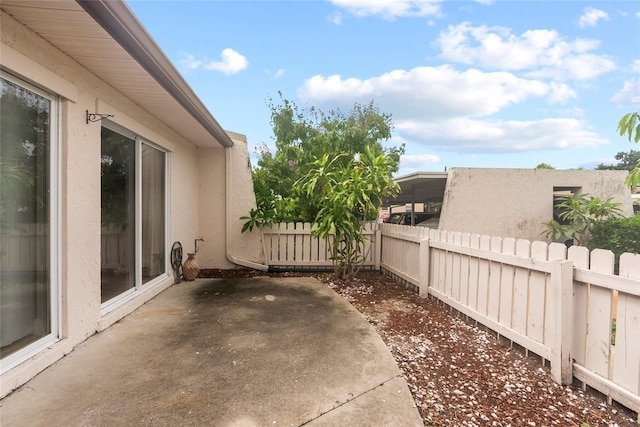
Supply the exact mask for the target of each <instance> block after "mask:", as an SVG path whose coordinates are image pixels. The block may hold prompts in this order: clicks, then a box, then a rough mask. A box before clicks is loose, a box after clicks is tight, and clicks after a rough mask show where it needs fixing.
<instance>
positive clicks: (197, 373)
mask: <svg viewBox="0 0 640 427" xmlns="http://www.w3.org/2000/svg"><path fill="white" fill-rule="evenodd" d="M0 406H1V408H2V409H1V416H0V424H2V425H6V426H9V425H11V426H27V425H28V426H39V425H47V426H58V425H59V426H63V425H64V426H70V425H73V426H83V425H92V426H100V425H109V426H115V425H219V426H231V425H233V426H265V425H294V426H299V425H312V426H321V425H352V426H357V425H404V426H410V425H416V426H418V425H423V424H422V420H421V418H420V415H419V414H418V411H417V409H416V408H415V405H414V403H413V399H412V398H411V395H410V393H409V390H408V387H407V385H406V383H405V381H404V379H403V378H402V376H401V374H400V371H399V369H398V367H397V365H396V363H395V362H394V360H393V358H392V356H391V354H390V353H389V350H388V349H387V347H386V346H385V344H384V343H383V342H382V340H381V339H380V337H379V336H378V335H377V334H376V332H375V331H374V330H373V329H372V327H371V326H370V325H369V324H368V323H367V322H366V320H365V319H364V318H363V317H362V316H361V315H360V314H359V313H358V312H357V311H356V310H355V309H354V308H353V307H352V306H351V305H349V304H348V303H347V302H346V301H345V300H344V299H343V298H342V297H340V296H339V295H338V294H336V293H335V292H334V291H332V290H330V289H329V288H327V287H326V286H325V285H323V284H321V283H320V282H318V281H317V280H315V279H313V278H309V277H296V278H286V279H283V278H277V279H275V278H266V277H260V278H251V279H199V280H197V281H195V282H186V283H185V282H183V283H181V284H179V285H176V286H172V287H171V288H169V289H168V290H166V291H164V292H163V293H162V294H160V295H159V296H157V297H156V298H155V299H153V300H151V301H150V302H148V303H147V304H145V305H144V306H142V307H140V308H139V309H138V310H137V311H135V312H134V313H133V314H131V315H129V316H127V317H126V318H124V319H123V320H121V321H120V322H118V323H117V324H115V325H113V326H112V327H110V328H108V329H107V330H105V331H103V332H101V333H98V334H96V335H94V336H92V337H90V338H89V339H88V340H86V341H85V342H84V343H82V344H81V345H79V346H78V347H77V348H76V349H75V350H74V351H73V352H72V353H70V354H69V355H67V356H66V357H65V358H63V359H62V360H60V361H58V362H57V363H55V364H54V365H53V366H51V367H50V368H48V369H47V370H46V371H44V372H43V373H41V374H40V375H38V376H36V377H35V378H33V379H32V380H31V381H29V382H28V383H27V384H25V385H24V386H22V387H20V388H19V389H17V390H16V391H15V392H14V393H12V394H11V395H9V396H7V397H6V398H5V399H4V400H2V401H0Z"/></svg>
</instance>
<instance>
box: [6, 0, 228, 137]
mask: <svg viewBox="0 0 640 427" xmlns="http://www.w3.org/2000/svg"><path fill="white" fill-rule="evenodd" d="M0 8H1V9H2V11H3V12H4V13H7V14H9V15H11V16H12V17H13V18H14V19H16V20H17V21H18V22H20V23H22V24H23V25H25V26H26V27H27V28H29V29H31V30H32V31H33V32H35V33H36V34H38V35H39V36H40V37H42V38H44V39H45V40H47V41H48V42H49V43H51V44H52V45H53V46H55V47H57V48H58V49H59V50H61V51H62V52H64V53H65V54H67V55H68V56H69V57H71V58H73V59H74V60H75V61H76V62H78V63H79V64H80V65H82V66H83V67H85V68H86V69H88V70H89V71H91V72H92V73H93V74H95V75H96V76H98V78H100V79H101V80H103V81H105V82H106V83H107V84H109V85H110V86H111V87H113V88H114V89H116V90H117V91H119V92H120V93H122V94H123V95H125V96H126V97H128V98H129V99H131V100H132V101H133V102H135V103H136V104H137V105H139V106H140V107H142V108H143V109H144V110H145V111H147V112H148V113H150V114H151V115H153V116H155V117H156V118H157V119H158V120H160V121H161V122H163V123H165V124H166V125H167V126H169V127H170V128H172V129H173V130H174V131H175V132H176V133H178V134H179V135H181V136H183V137H184V138H185V139H187V140H189V141H191V142H192V143H193V144H194V145H196V146H199V147H217V148H219V147H231V146H233V141H232V140H231V138H230V137H229V135H227V133H226V132H225V131H224V129H223V128H222V127H221V126H220V124H219V123H218V122H217V121H216V120H215V118H214V117H213V116H212V115H211V113H210V112H209V110H208V109H207V108H206V107H205V106H204V104H203V103H202V101H200V99H199V98H198V97H197V96H196V95H195V93H194V92H193V90H192V89H191V88H190V87H189V85H188V84H187V83H186V81H185V80H184V78H183V77H182V76H181V75H180V73H179V72H178V71H177V69H176V68H175V66H174V65H173V64H172V63H171V61H169V59H168V58H167V56H166V55H165V54H164V52H162V50H161V49H160V47H159V46H158V45H157V44H156V42H155V41H154V40H153V38H152V37H151V36H150V35H149V33H147V31H146V30H145V28H144V27H143V26H142V24H141V23H140V21H138V19H137V18H136V17H135V15H134V14H133V12H132V11H131V10H130V9H129V7H128V6H127V5H126V4H125V3H124V2H123V1H121V0H77V1H75V0H56V1H50V0H32V1H24V0H0Z"/></svg>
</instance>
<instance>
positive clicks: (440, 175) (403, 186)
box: [384, 172, 449, 206]
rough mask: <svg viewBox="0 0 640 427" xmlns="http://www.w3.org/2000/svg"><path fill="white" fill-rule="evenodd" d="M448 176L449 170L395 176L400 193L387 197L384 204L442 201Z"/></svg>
mask: <svg viewBox="0 0 640 427" xmlns="http://www.w3.org/2000/svg"><path fill="white" fill-rule="evenodd" d="M448 176H449V174H448V172H414V173H411V174H408V175H403V176H400V177H397V178H394V181H395V182H397V183H398V185H400V194H398V196H397V197H394V198H389V199H386V200H385V201H384V205H385V206H392V205H404V204H406V203H427V202H442V200H443V198H444V190H445V187H446V184H447V177H448Z"/></svg>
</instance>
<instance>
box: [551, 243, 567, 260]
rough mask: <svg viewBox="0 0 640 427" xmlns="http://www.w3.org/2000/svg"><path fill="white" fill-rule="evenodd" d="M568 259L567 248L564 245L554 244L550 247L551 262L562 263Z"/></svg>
mask: <svg viewBox="0 0 640 427" xmlns="http://www.w3.org/2000/svg"><path fill="white" fill-rule="evenodd" d="M566 259H567V246H566V245H565V244H564V243H558V242H554V243H551V244H550V245H549V261H562V260H566Z"/></svg>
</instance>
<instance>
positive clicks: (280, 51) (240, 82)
mask: <svg viewBox="0 0 640 427" xmlns="http://www.w3.org/2000/svg"><path fill="white" fill-rule="evenodd" d="M128 5H129V7H130V8H131V9H132V10H133V12H134V13H135V14H136V16H137V17H138V18H139V20H140V21H141V22H142V24H143V25H144V27H145V28H146V29H147V31H148V32H149V33H150V34H151V35H152V37H153V38H154V39H155V40H156V42H157V43H158V44H159V46H160V47H161V48H162V50H163V51H164V52H165V53H166V55H167V56H168V57H169V59H170V60H171V61H172V62H173V63H174V64H175V65H176V66H177V68H178V70H179V71H180V72H181V73H182V75H183V76H184V77H185V79H186V80H187V82H188V83H189V84H190V85H191V87H192V88H193V90H194V91H195V93H196V94H197V95H198V96H199V97H200V99H201V100H202V101H203V102H204V104H205V105H206V106H207V108H208V109H209V110H210V111H211V113H212V114H213V115H214V117H215V118H216V119H217V120H218V122H220V124H221V125H222V126H223V127H224V128H225V129H227V130H231V131H234V132H238V133H242V134H245V135H247V139H248V143H249V151H250V153H251V155H252V162H253V163H254V164H255V160H256V155H255V153H254V148H255V147H256V146H257V145H259V144H261V143H266V144H267V146H269V147H272V150H273V145H274V143H273V137H272V131H271V125H270V122H269V120H270V110H269V108H268V106H267V100H268V99H269V98H272V99H273V100H274V101H276V102H278V100H279V97H278V91H281V92H282V94H283V96H284V98H286V99H289V100H292V101H294V102H296V103H297V104H298V105H299V106H302V107H304V106H314V107H316V108H320V109H321V110H325V111H328V110H331V109H335V108H340V109H342V110H343V111H349V110H350V109H351V108H352V107H353V105H354V103H355V102H358V103H361V104H366V103H368V102H370V101H371V100H373V101H374V102H375V103H376V105H377V106H378V108H379V109H380V111H381V112H384V113H388V114H391V116H392V120H393V123H394V126H395V128H394V131H393V138H392V140H391V141H389V144H393V145H398V144H400V143H405V144H406V155H405V156H404V157H403V158H402V159H401V164H400V171H399V173H398V175H404V174H407V173H411V172H415V171H442V170H444V169H445V168H452V167H515V168H533V167H535V166H536V165H537V164H539V163H541V162H545V163H548V164H550V165H552V166H554V167H555V168H557V169H569V168H578V167H584V168H587V169H589V168H593V167H594V166H595V165H597V164H599V163H613V162H615V159H614V156H615V154H616V153H618V152H620V151H629V150H631V149H636V150H640V146H636V145H634V144H632V143H630V142H629V141H628V140H627V139H624V138H623V137H621V136H619V135H618V134H617V133H616V127H617V123H618V120H619V119H620V117H621V116H622V115H624V114H625V113H627V112H631V111H640V3H638V2H636V1H596V2H593V1H577V0H573V1H516V0H511V1H491V0H478V1H435V0H429V1H424V0H413V1H409V0H395V1H391V0H327V1H320V0H316V1H285V0H282V1H237V0H236V1H148V0H129V1H128Z"/></svg>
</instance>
